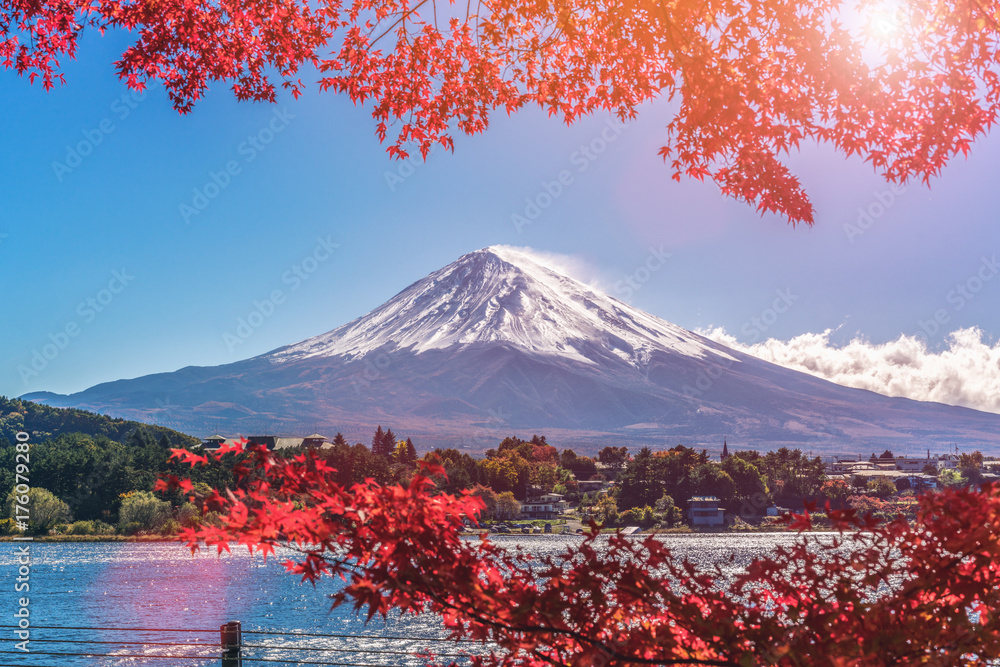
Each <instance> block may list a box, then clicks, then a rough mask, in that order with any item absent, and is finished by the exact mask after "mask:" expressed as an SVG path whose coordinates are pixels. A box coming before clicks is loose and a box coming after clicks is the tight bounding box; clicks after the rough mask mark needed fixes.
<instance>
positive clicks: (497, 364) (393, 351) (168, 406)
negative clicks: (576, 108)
mask: <svg viewBox="0 0 1000 667" xmlns="http://www.w3.org/2000/svg"><path fill="white" fill-rule="evenodd" d="M24 398H28V399H31V400H38V401H43V402H45V403H47V404H50V405H55V406H59V407H78V408H86V409H88V410H93V411H97V412H106V413H108V414H111V415H114V416H120V417H126V418H129V419H138V420H144V421H148V422H154V423H158V424H162V425H164V426H170V427H172V428H176V429H178V430H182V431H186V432H189V433H195V434H206V435H207V434H208V432H209V431H222V432H225V433H228V434H233V433H243V434H246V435H259V434H262V433H265V432H267V433H271V434H277V433H282V432H286V433H291V432H304V431H305V430H309V431H313V430H316V429H319V430H327V431H331V432H333V431H341V432H343V433H344V434H345V435H346V436H348V438H349V439H351V440H352V441H362V442H366V441H367V440H368V438H370V434H371V430H372V429H373V428H374V426H375V425H376V424H379V423H381V424H383V425H387V426H391V427H392V428H393V429H395V430H396V431H397V432H399V433H403V434H406V435H408V436H412V437H413V438H414V440H416V441H417V442H418V444H419V445H420V446H421V447H422V448H427V447H434V446H438V445H449V446H458V447H463V448H467V449H471V450H483V449H486V448H489V447H492V446H495V445H496V442H497V441H498V440H499V439H501V438H503V437H505V436H507V435H522V436H530V435H531V434H532V433H539V434H545V435H546V436H548V439H549V440H550V441H552V442H554V443H558V445H559V446H563V447H565V446H573V447H576V448H578V449H580V450H583V451H587V450H590V449H592V448H593V447H596V446H599V445H604V444H632V445H639V444H649V445H653V446H658V445H666V446H672V445H675V444H685V445H689V446H699V447H700V446H705V447H708V448H711V449H716V448H718V447H719V446H720V445H721V443H722V441H723V439H727V440H728V441H729V442H730V443H735V444H736V445H737V446H739V447H742V446H746V447H753V448H757V449H770V448H774V447H780V446H790V447H800V448H804V449H808V450H811V451H813V452H828V453H838V452H844V453H848V452H849V453H861V452H864V453H867V452H869V451H875V450H881V449H884V448H889V449H893V450H894V451H896V452H897V453H900V452H913V453H916V452H922V451H923V450H924V449H926V448H931V449H935V450H938V451H940V450H941V449H942V448H948V449H950V448H952V447H953V446H954V444H955V443H961V445H962V446H963V447H964V448H978V449H980V450H981V451H983V452H984V453H985V452H993V451H996V450H1000V415H997V414H992V413H985V412H979V411H976V410H971V409H968V408H961V407H954V406H949V405H943V404H939V403H926V402H919V401H912V400H909V399H904V398H889V397H886V396H882V395H880V394H875V393H872V392H868V391H864V390H860V389H853V388H848V387H843V386H840V385H836V384H833V383H830V382H828V381H825V380H821V379H819V378H816V377H813V376H811V375H807V374H803V373H800V372H797V371H793V370H790V369H787V368H783V367H780V366H776V365H774V364H770V363H768V362H765V361H762V360H760V359H757V358H755V357H751V356H748V355H746V354H743V353H741V352H737V351H735V350H732V349H729V348H726V347H725V346H723V345H720V344H718V343H715V342H713V341H710V340H708V339H706V338H704V337H702V336H699V335H697V334H695V333H692V332H690V331H687V330H685V329H682V328H681V327H678V326H676V325H674V324H671V323H670V322H667V321H665V320H662V319H660V318H658V317H655V316H653V315H650V314H648V313H645V312H642V311H640V310H638V309H636V308H633V307H632V306H629V305H627V304H625V303H623V302H621V301H618V300H617V299H614V298H612V297H610V296H608V295H606V294H603V293H601V292H600V291H598V290H596V289H594V288H592V287H589V286H587V285H585V284H583V283H581V282H579V281H577V280H574V279H573V278H570V277H568V276H565V275H563V274H561V273H559V272H557V271H555V270H554V269H552V268H550V267H549V266H548V265H546V263H545V262H544V261H542V260H539V259H537V257H536V256H535V255H534V254H532V253H529V252H526V251H523V250H518V249H514V248H509V247H503V246H491V247H489V248H484V249H482V250H478V251H476V252H472V253H469V254H467V255H464V256H462V257H460V258H459V259H458V260H457V261H455V262H453V263H452V264H449V265H448V266H446V267H444V268H442V269H440V270H438V271H435V272H434V273H431V274H430V275H428V276H427V277H425V278H423V279H422V280H419V281H417V282H415V283H413V284H412V285H410V286H409V287H407V288H406V289H404V290H403V291H402V292H400V293H399V294H397V295H396V296H394V297H393V298H392V299H390V300H389V301H387V302H386V303H384V304H383V305H381V306H379V307H378V308H376V309H375V310H373V311H371V312H370V313H368V314H367V315H365V316H363V317H361V318H359V319H357V320H354V321H353V322H350V323H348V324H345V325H343V326H341V327H338V328H336V329H334V330H333V331H330V332H328V333H325V334H321V335H319V336H315V337H313V338H309V339H307V340H304V341H302V342H300V343H296V344H293V345H288V346H286V347H282V348H279V349H277V350H273V351H271V352H269V353H267V354H263V355H260V356H257V357H253V358H251V359H247V360H244V361H240V362H236V363H231V364H226V365H222V366H213V367H187V368H183V369H181V370H178V371H176V372H173V373H160V374H155V375H148V376H144V377H139V378H135V379H131V380H119V381H116V382H108V383H104V384H100V385H96V386H94V387H91V388H90V389H87V390H84V391H82V392H79V393H76V394H71V395H58V394H51V393H44V392H43V393H37V394H29V395H27V396H25V397H24Z"/></svg>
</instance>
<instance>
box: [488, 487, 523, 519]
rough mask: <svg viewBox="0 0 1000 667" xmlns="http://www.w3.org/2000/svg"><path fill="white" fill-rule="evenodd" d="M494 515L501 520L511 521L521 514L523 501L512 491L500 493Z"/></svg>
mask: <svg viewBox="0 0 1000 667" xmlns="http://www.w3.org/2000/svg"><path fill="white" fill-rule="evenodd" d="M494 515H495V516H496V518H497V520H499V521H511V520H513V519H517V518H518V517H520V516H521V503H519V502H517V498H515V497H514V494H513V493H511V492H510V491H504V492H503V493H498V494H497V497H496V509H495V510H494Z"/></svg>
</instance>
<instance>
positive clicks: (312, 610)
mask: <svg viewBox="0 0 1000 667" xmlns="http://www.w3.org/2000/svg"><path fill="white" fill-rule="evenodd" d="M662 539H664V540H665V541H666V542H667V543H668V544H669V546H670V547H671V549H673V550H674V552H675V553H677V554H678V555H681V556H687V557H689V558H690V559H691V560H693V561H695V562H697V563H699V564H702V565H705V566H708V565H711V564H712V563H713V562H718V561H721V560H728V559H729V558H730V557H731V556H735V561H734V563H733V564H732V565H730V566H728V567H730V568H731V569H739V568H741V567H744V566H745V565H746V564H747V563H749V562H750V561H751V560H752V559H753V558H755V557H757V556H762V555H766V554H769V553H770V552H771V551H772V550H773V549H774V548H775V547H776V546H778V545H788V544H791V543H792V542H793V541H794V540H795V539H796V536H795V535H792V534H782V533H756V534H747V535H736V534H708V535H670V536H665V537H663V538H662ZM494 540H495V541H496V542H498V543H500V544H505V545H510V546H514V545H521V546H522V547H524V548H525V549H527V550H530V551H531V552H532V553H534V554H537V555H543V554H557V553H560V552H562V551H563V550H564V549H565V548H566V546H567V545H568V544H570V543H573V542H577V541H579V540H580V538H579V537H575V536H559V535H537V536H513V535H512V536H499V535H498V536H494ZM18 546H19V545H18V544H12V543H9V542H5V543H2V545H0V582H3V583H0V590H3V591H5V593H4V596H3V603H2V607H0V609H2V613H3V619H5V620H3V621H2V622H0V625H2V626H5V627H3V634H2V636H3V641H2V642H0V667H2V666H5V665H23V666H25V667H46V666H58V667H76V666H83V665H88V666H91V665H93V666H100V667H111V666H119V665H121V666H125V665H150V666H156V667H181V666H183V667H188V666H193V665H218V664H220V660H219V649H218V642H219V626H220V625H222V624H224V623H227V622H229V621H235V620H238V621H240V622H241V623H242V627H243V631H244V633H245V634H244V637H243V641H244V644H247V645H250V644H252V645H254V646H255V647H257V648H253V649H245V651H244V663H245V664H246V665H275V666H278V665H291V664H313V665H315V664H333V665H364V666H366V667H367V666H382V665H387V666H388V665H393V666H396V665H422V664H424V661H423V660H421V659H420V658H418V657H416V656H413V655H407V654H408V653H414V652H419V651H421V650H427V649H431V650H435V649H436V650H437V651H438V652H439V653H457V652H459V651H460V647H459V648H456V646H455V645H454V644H436V643H434V642H433V639H434V638H440V637H442V636H443V634H442V631H441V627H440V624H438V623H436V622H435V618H434V617H432V616H425V617H418V618H414V617H407V618H404V619H400V618H390V619H389V620H388V621H386V622H383V621H376V620H373V621H372V623H370V624H368V625H367V626H366V625H365V623H364V622H363V619H359V618H356V617H355V616H354V615H353V613H352V612H351V611H350V609H349V608H342V609H338V610H336V611H333V612H331V611H330V605H329V602H328V600H327V596H328V595H329V594H330V593H331V592H333V590H334V588H335V584H334V582H333V581H332V580H329V581H324V582H323V583H322V584H319V585H317V586H316V587H315V588H314V587H313V586H312V585H310V584H308V583H305V584H302V583H300V582H299V578H298V577H295V576H292V575H289V574H286V573H285V570H284V568H283V567H282V566H281V565H280V560H282V559H283V554H282V553H281V552H280V551H279V556H281V557H279V558H278V559H274V558H270V559H268V560H267V562H266V563H265V562H264V561H263V560H262V559H260V558H258V557H250V556H249V555H248V554H247V552H246V549H245V548H242V547H233V553H232V554H223V555H222V557H217V556H215V555H214V554H210V553H207V552H205V551H204V550H203V551H201V552H199V553H198V554H196V555H194V556H192V555H191V554H190V552H189V551H187V550H186V549H185V548H184V547H183V546H182V545H180V544H177V543H128V542H113V543H79V542H78V543H32V544H31V545H30V551H31V566H30V567H31V571H30V574H29V575H28V576H29V581H28V583H29V584H30V587H31V589H30V592H26V593H17V592H15V591H14V587H15V585H16V584H17V578H18V576H19V574H18V567H19V565H18V562H17V555H16V550H17V549H18ZM285 553H289V554H290V553H291V552H285ZM23 596H27V597H28V598H29V603H28V609H29V613H30V621H31V625H32V631H31V642H30V644H29V647H30V648H31V653H23V652H21V651H18V650H16V648H15V643H16V642H18V641H19V639H18V638H16V637H15V635H14V628H13V627H12V623H16V621H17V619H16V618H15V617H14V616H13V614H15V613H16V612H17V611H18V609H19V602H18V599H19V598H20V597H23ZM46 626H59V627H63V628H65V627H74V628H81V629H73V630H51V629H45V627H46ZM116 628H143V629H146V630H144V631H135V632H123V631H120V630H117V629H116ZM153 630H156V631H153ZM175 630H184V631H185V632H166V631H175ZM261 632H263V633H274V634H254V633H261ZM292 633H314V634H322V635H328V636H325V637H303V636H293V634H292ZM329 635H347V636H340V637H338V636H329ZM171 644H182V645H183V646H176V645H171ZM208 644H214V646H212V645H208ZM468 648H470V649H471V650H476V649H477V648H478V645H475V644H473V645H470V646H469V647H468ZM305 649H316V650H305ZM390 651H391V652H390ZM53 653H60V654H63V655H52V654H53ZM70 653H78V654H79V653H86V654H104V655H112V656H116V657H97V656H96V655H66V654H70ZM132 656H136V657H132ZM173 656H179V657H173ZM194 656H205V659H203V660H198V659H195V658H194ZM248 657H253V658H257V659H263V660H264V661H256V660H255V661H250V660H247V659H246V658H248ZM299 661H304V662H299Z"/></svg>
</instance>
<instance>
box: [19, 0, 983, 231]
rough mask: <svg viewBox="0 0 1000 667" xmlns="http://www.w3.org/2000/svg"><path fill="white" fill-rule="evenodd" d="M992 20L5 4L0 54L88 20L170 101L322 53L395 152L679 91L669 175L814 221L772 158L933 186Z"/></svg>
mask: <svg viewBox="0 0 1000 667" xmlns="http://www.w3.org/2000/svg"><path fill="white" fill-rule="evenodd" d="M998 16H1000V10H998V7H997V5H996V3H987V2H983V1H982V0H908V1H904V0H857V2H856V3H854V2H851V3H848V2H842V1H841V0H817V1H814V2H800V1H799V0H626V1H625V2H616V1H608V0H530V1H529V0H476V2H475V3H473V2H472V1H471V0H467V2H465V3H457V2H455V1H454V0H450V1H449V2H445V1H444V0H354V1H353V2H343V1H342V0H314V1H313V2H308V1H306V0H131V1H130V0H97V1H91V0H4V2H3V11H2V14H0V59H2V61H3V63H4V65H5V66H6V67H8V68H10V67H13V68H14V69H16V70H17V71H18V72H20V73H22V74H24V73H27V74H28V75H29V76H30V77H31V78H32V80H34V78H35V77H38V76H40V77H41V78H42V81H43V85H45V86H46V87H50V86H52V85H53V82H54V81H55V80H56V79H59V80H62V79H63V75H62V74H61V72H60V58H62V57H64V56H70V57H73V56H75V54H76V48H77V40H78V37H79V35H80V33H81V32H82V31H83V30H84V29H85V28H96V29H98V30H101V31H104V30H106V29H126V30H129V31H131V32H132V33H133V34H134V35H135V37H136V41H135V43H134V44H133V45H132V46H130V47H129V48H128V50H126V51H125V53H124V54H123V55H122V58H121V59H120V60H119V61H118V63H117V68H118V72H119V75H120V77H121V78H122V79H123V80H124V81H125V82H126V83H127V84H128V85H129V86H130V87H132V88H136V89H142V88H143V87H144V86H145V85H146V84H147V83H149V82H151V81H160V82H161V83H162V84H163V86H164V87H165V88H166V90H167V92H168V94H169V96H170V98H171V100H172V101H173V104H174V106H175V107H176V108H177V110H178V111H181V112H187V111H189V110H190V109H191V108H192V105H193V104H194V103H195V102H196V101H197V100H198V99H199V98H200V97H201V96H202V95H203V94H204V92H205V90H206V89H207V88H208V86H209V85H210V84H211V83H212V82H216V81H221V82H228V83H230V84H231V85H232V88H233V91H234V93H235V94H236V96H237V97H238V98H239V99H241V100H270V101H273V100H274V97H275V85H274V83H273V82H272V77H276V78H279V79H280V80H281V85H282V86H284V87H286V88H289V89H290V90H291V92H292V94H293V95H296V96H297V95H298V94H300V93H301V91H302V90H303V83H302V81H301V80H300V79H299V78H298V77H299V75H300V70H301V68H302V67H303V66H304V65H309V66H315V67H317V68H318V70H319V72H320V73H321V79H320V81H319V87H320V88H322V89H333V90H335V91H338V92H343V93H346V94H347V95H349V96H350V98H351V99H352V100H354V101H355V102H356V103H359V102H367V103H370V104H371V108H372V115H373V117H374V119H375V121H376V123H377V134H378V136H379V138H380V139H382V140H385V139H386V138H387V137H388V136H389V134H390V132H392V133H393V134H394V135H395V137H394V140H393V141H392V143H391V145H390V146H389V151H390V152H391V153H393V154H395V155H400V156H405V155H406V154H407V149H408V148H412V147H414V146H415V147H416V148H418V149H419V150H420V152H421V153H422V154H423V155H424V156H425V157H426V154H427V151H428V150H429V149H430V147H431V146H432V145H434V144H435V143H440V144H442V145H444V146H447V147H451V146H452V139H451V133H452V132H453V131H454V130H456V129H457V130H458V131H461V132H465V133H468V134H474V133H477V132H481V131H483V130H484V129H486V127H487V125H488V122H489V117H490V114H491V113H493V112H494V111H497V110H502V111H505V112H507V113H511V112H513V111H515V110H517V109H519V108H521V107H523V106H525V105H527V104H536V105H539V106H541V107H543V108H545V109H547V110H548V111H549V113H550V114H553V115H558V116H560V117H561V118H562V119H564V120H565V122H567V123H572V122H574V121H575V120H577V119H578V118H580V117H581V116H584V115H587V114H590V113H593V112H596V111H611V112H613V113H615V114H617V115H618V116H619V117H620V118H622V119H626V118H633V117H634V116H635V114H636V110H637V107H638V106H639V105H640V104H642V103H643V102H646V101H648V100H650V99H653V98H656V97H661V96H666V97H669V98H677V100H678V101H679V107H678V111H677V113H676V115H675V116H674V117H673V118H671V119H670V121H669V124H668V125H667V128H668V137H669V140H668V143H667V144H666V145H664V146H663V147H662V148H661V149H660V154H661V155H662V156H663V159H664V160H665V161H669V162H670V165H671V167H672V169H673V176H674V178H675V179H680V177H681V176H682V175H687V176H691V177H694V178H697V179H704V178H705V177H708V178H710V179H712V180H714V181H715V182H716V183H717V184H718V185H719V187H720V188H721V189H722V191H723V192H724V193H725V194H727V195H730V196H733V197H735V198H737V199H740V200H743V201H746V202H749V203H751V204H754V205H756V206H757V208H758V210H761V211H762V212H763V211H774V212H778V213H781V214H783V215H785V216H786V217H787V218H788V219H789V220H790V221H792V222H793V223H795V222H808V223H811V222H812V221H813V218H814V211H813V207H812V205H811V204H810V202H809V199H808V198H807V196H806V194H805V193H804V192H803V190H802V188H801V185H800V183H799V181H798V179H797V178H796V177H795V176H794V175H793V174H792V173H791V172H790V171H789V169H788V168H787V166H786V165H785V164H784V163H783V162H782V156H784V155H786V154H787V153H788V152H789V151H790V150H793V149H795V148H796V147H798V146H799V145H800V143H801V142H802V141H803V140H815V141H819V142H830V143H832V144H833V145H834V146H835V147H836V148H837V149H838V150H839V151H842V152H843V153H845V154H847V155H853V154H858V155H861V156H862V157H864V159H865V160H866V161H868V162H871V163H872V165H873V166H874V168H875V169H876V170H878V171H879V172H881V173H882V174H884V175H885V176H886V177H887V178H888V179H890V180H893V181H897V182H905V181H906V180H908V179H911V178H919V179H922V180H924V181H925V182H926V181H927V180H928V179H929V178H930V177H931V176H933V175H935V174H937V173H938V172H939V171H940V170H941V168H942V167H943V166H944V164H945V163H946V162H947V161H948V160H949V159H950V158H952V157H954V156H955V155H956V154H958V153H962V154H965V153H966V152H967V151H968V150H969V148H970V146H971V144H972V142H973V141H974V140H975V138H976V137H978V136H981V135H982V134H984V133H985V132H986V130H987V129H988V128H989V127H990V126H991V125H992V124H993V123H994V122H995V121H996V114H997V105H998V95H1000V78H998V60H997V59H998V49H997V46H998V35H1000V21H998ZM866 26H867V28H866ZM886 26H888V27H886Z"/></svg>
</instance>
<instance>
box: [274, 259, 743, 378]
mask: <svg viewBox="0 0 1000 667" xmlns="http://www.w3.org/2000/svg"><path fill="white" fill-rule="evenodd" d="M498 342H500V343H509V344H511V345H513V346H516V347H518V348H520V349H521V350H524V351H528V352H532V353H535V354H540V355H548V356H559V357H563V358H568V359H575V360H577V361H582V362H585V363H591V364H593V363H597V360H598V357H602V356H605V355H607V354H612V355H614V356H616V357H618V358H619V359H621V360H623V361H625V362H627V363H629V364H631V365H634V366H639V365H641V364H643V363H644V362H645V361H647V360H648V359H649V355H650V353H651V352H653V351H654V350H661V351H666V352H674V353H678V354H681V355H684V356H687V357H696V358H704V357H706V356H708V355H713V356H716V357H718V358H720V359H725V360H729V361H735V358H734V357H732V356H730V355H729V354H727V353H726V352H725V351H724V348H722V347H721V346H719V345H716V344H714V343H712V342H710V341H708V340H706V339H704V338H702V337H701V336H698V335H696V334H693V333H691V332H689V331H686V330H685V329H682V328H680V327H678V326H676V325H674V324H671V323H669V322H667V321H665V320H661V319H660V318H658V317H654V316H652V315H649V314H647V313H644V312H642V311H640V310H638V309H636V308H633V307H631V306H629V305H627V304H625V303H622V302H621V301H618V300H617V299H614V298H612V297H609V296H607V295H605V294H602V293H600V292H598V291H596V290H594V289H592V288H590V287H588V286H587V285H585V284H583V283H581V282H579V281H577V280H574V279H573V278H569V277H567V276H564V275H562V274H560V273H557V272H556V271H554V270H552V269H551V268H549V267H547V266H545V265H544V264H543V263H541V262H540V261H539V260H538V259H536V258H535V257H534V256H532V255H530V254H528V253H526V252H524V251H522V250H519V249H516V248H510V247H506V246H491V247H489V248H484V249H482V250H477V251H476V252H471V253H469V254H467V255H464V256H462V257H460V258H459V259H458V260H457V261H455V262H453V263H452V264H449V265H448V266H446V267H444V268H443V269H440V270H438V271H435V272H434V273H432V274H430V275H429V276H427V277H426V278H423V279H422V280H418V281H417V282H415V283H413V284H412V285H410V286H409V287H407V288H406V289H405V290H403V291H402V292H400V293H399V294H397V295H396V296H394V297H393V298H392V299H390V300H389V301H388V302H386V303H385V304H383V305H382V306H380V307H378V308H376V309H375V310H373V311H372V312H370V313H368V314H367V315H365V316H364V317H361V318H359V319H357V320H354V321H353V322H350V323H349V324H345V325H344V326H342V327H339V328H337V329H334V330H333V331H331V332H329V333H326V334H322V335H320V336H316V337H314V338H310V339H308V340H305V341H303V342H301V343H298V344H295V345H291V346H288V347H285V348H281V349H280V350H277V351H275V352H273V353H271V354H270V355H268V356H269V357H270V358H271V359H272V360H273V361H275V362H287V361H292V360H301V359H307V358H311V357H334V356H344V357H347V358H357V357H360V356H364V355H366V354H368V353H370V352H372V351H374V350H384V349H387V348H388V349H408V350H409V351H411V352H414V353H421V352H426V351H428V350H439V349H444V348H450V347H453V346H456V345H459V346H461V345H470V344H474V343H498Z"/></svg>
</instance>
